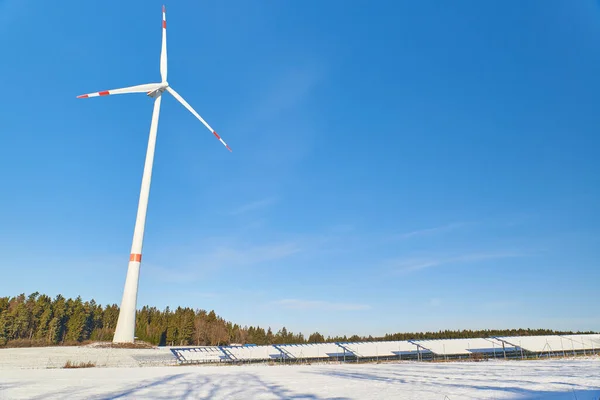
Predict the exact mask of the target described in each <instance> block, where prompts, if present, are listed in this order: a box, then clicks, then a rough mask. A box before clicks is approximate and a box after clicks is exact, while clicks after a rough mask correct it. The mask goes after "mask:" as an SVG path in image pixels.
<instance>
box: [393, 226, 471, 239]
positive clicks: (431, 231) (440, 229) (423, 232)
mask: <svg viewBox="0 0 600 400" xmlns="http://www.w3.org/2000/svg"><path fill="white" fill-rule="evenodd" d="M470 224H471V223H469V222H455V223H452V224H447V225H441V226H436V227H433V228H424V229H417V230H414V231H411V232H406V233H401V234H399V235H396V236H395V237H394V239H397V240H405V239H410V238H414V237H420V236H430V235H438V234H442V233H447V232H451V231H454V230H456V229H460V228H463V227H465V226H467V225H470Z"/></svg>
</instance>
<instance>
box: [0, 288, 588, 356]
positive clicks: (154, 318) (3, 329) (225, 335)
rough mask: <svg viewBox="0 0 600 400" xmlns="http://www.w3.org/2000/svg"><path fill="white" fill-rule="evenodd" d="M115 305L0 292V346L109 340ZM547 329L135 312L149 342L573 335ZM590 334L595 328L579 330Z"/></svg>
mask: <svg viewBox="0 0 600 400" xmlns="http://www.w3.org/2000/svg"><path fill="white" fill-rule="evenodd" d="M118 316H119V307H118V306H117V305H116V304H112V305H106V306H104V307H103V306H102V305H100V304H97V303H96V302H95V301H94V300H90V301H85V302H84V301H83V300H82V299H81V297H77V298H75V299H71V298H69V299H66V298H65V297H63V296H62V295H60V294H59V295H57V296H56V297H55V298H51V297H49V296H47V295H44V294H39V293H38V292H35V293H32V294H30V295H29V296H26V295H25V294H20V295H18V296H16V297H0V347H13V346H50V345H75V344H80V343H83V342H87V341H111V340H112V337H113V335H114V332H115V328H116V326H117V318H118ZM571 333H573V332H563V331H561V332H559V331H553V330H550V329H509V330H461V331H449V330H445V331H438V332H412V333H394V334H386V335H385V336H382V337H372V336H368V337H364V336H358V335H353V336H350V337H346V336H334V337H331V336H328V337H324V336H323V335H322V334H320V333H319V332H314V333H312V334H311V335H309V336H308V337H305V336H304V335H303V334H302V333H294V332H290V331H288V330H287V329H286V328H285V327H283V328H281V329H279V330H278V331H277V332H276V333H273V331H272V330H271V328H270V327H268V328H267V329H266V330H265V329H264V328H261V327H260V326H256V327H254V326H249V327H248V326H240V325H238V324H234V323H232V322H229V321H225V320H224V319H223V318H221V317H219V316H218V315H217V314H216V313H215V312H214V310H211V311H209V312H207V311H206V310H202V309H192V308H189V307H185V308H182V307H177V308H176V309H174V310H172V309H170V308H169V307H167V308H165V309H164V310H159V309H157V308H156V307H149V306H144V307H142V308H141V309H140V310H138V312H137V313H136V327H135V335H136V337H137V340H141V341H144V342H147V343H151V344H153V345H161V346H164V345H169V346H184V345H197V346H219V345H228V344H234V343H235V344H257V345H264V344H302V343H323V342H348V341H350V342H353V341H382V340H409V339H456V338H473V337H489V336H516V335H519V336H527V335H552V334H571ZM580 333H593V332H580Z"/></svg>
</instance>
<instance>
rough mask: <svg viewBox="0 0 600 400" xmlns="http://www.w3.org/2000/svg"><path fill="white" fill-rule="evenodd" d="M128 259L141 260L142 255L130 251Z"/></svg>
mask: <svg viewBox="0 0 600 400" xmlns="http://www.w3.org/2000/svg"><path fill="white" fill-rule="evenodd" d="M129 261H136V262H142V255H141V254H134V253H131V255H130V256H129Z"/></svg>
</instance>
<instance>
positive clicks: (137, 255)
mask: <svg viewBox="0 0 600 400" xmlns="http://www.w3.org/2000/svg"><path fill="white" fill-rule="evenodd" d="M160 76H161V82H160V83H147V84H144V85H137V86H130V87H126V88H121V89H112V90H104V91H102V92H94V93H88V94H83V95H81V96H77V98H80V99H81V98H88V97H96V96H108V95H113V94H126V93H146V94H147V95H148V96H149V97H152V98H153V99H154V110H153V111H152V122H151V124H150V137H149V139H148V149H147V151H146V163H145V164H144V174H143V176H142V188H141V190H140V199H139V204H138V211H137V218H136V220H135V229H134V232H133V243H132V245H131V254H130V256H129V266H128V268H127V278H126V279H125V288H124V290H123V299H122V300H121V310H120V311H119V319H118V321H117V328H116V330H115V336H114V337H113V342H114V343H132V342H133V341H134V332H135V312H136V303H137V292H138V283H139V277H140V264H141V262H142V243H143V241H144V226H145V224H146V210H147V208H148V195H149V193H150V181H151V179H152V163H153V161H154V147H155V144H156V131H157V128H158V114H159V113H160V101H161V97H162V94H163V92H165V91H167V92H169V93H170V94H171V95H173V97H175V98H176V99H177V100H178V101H179V102H180V103H181V104H183V106H184V107H185V108H187V109H188V110H189V111H190V112H191V113H192V114H194V116H195V117H196V118H198V119H199V120H200V122H202V123H203V124H204V126H205V127H206V128H208V130H209V131H211V132H212V134H213V135H215V137H216V138H217V139H219V141H220V142H221V143H223V145H224V146H225V147H226V148H227V150H229V151H231V149H230V148H229V146H228V145H227V143H225V141H223V139H221V137H220V136H219V135H218V134H217V132H215V130H214V129H213V128H211V127H210V125H208V123H206V121H205V120H204V119H202V117H201V116H200V115H199V114H198V113H197V112H196V110H194V109H193V108H192V106H190V105H189V104H188V102H187V101H185V100H184V98H183V97H181V96H180V95H179V93H177V92H176V91H175V90H174V89H173V88H172V87H171V86H169V83H168V82H167V18H166V11H165V6H163V8H162V48H161V52H160Z"/></svg>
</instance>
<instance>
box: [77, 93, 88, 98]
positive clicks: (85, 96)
mask: <svg viewBox="0 0 600 400" xmlns="http://www.w3.org/2000/svg"><path fill="white" fill-rule="evenodd" d="M77 98H78V99H87V98H88V95H87V94H82V95H81V96H77Z"/></svg>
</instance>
